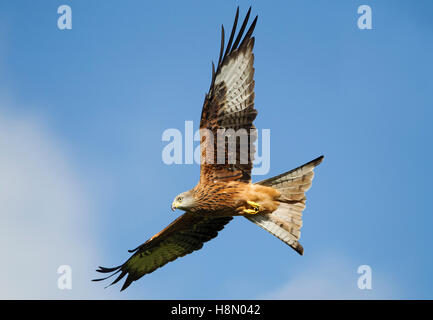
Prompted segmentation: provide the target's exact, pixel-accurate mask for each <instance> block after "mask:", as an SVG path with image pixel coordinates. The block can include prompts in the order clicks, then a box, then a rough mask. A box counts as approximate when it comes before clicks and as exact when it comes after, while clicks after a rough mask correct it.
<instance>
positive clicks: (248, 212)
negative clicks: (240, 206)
mask: <svg viewBox="0 0 433 320" xmlns="http://www.w3.org/2000/svg"><path fill="white" fill-rule="evenodd" d="M242 211H243V212H244V213H247V214H256V213H257V211H256V210H255V209H244V210H242Z"/></svg>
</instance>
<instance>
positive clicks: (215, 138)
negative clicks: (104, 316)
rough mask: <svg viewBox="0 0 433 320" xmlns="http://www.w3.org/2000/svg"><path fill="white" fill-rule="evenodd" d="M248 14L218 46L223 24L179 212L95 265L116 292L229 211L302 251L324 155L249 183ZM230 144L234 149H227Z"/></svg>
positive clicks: (209, 235) (212, 229)
mask: <svg viewBox="0 0 433 320" xmlns="http://www.w3.org/2000/svg"><path fill="white" fill-rule="evenodd" d="M250 11H251V8H250V10H248V13H247V15H246V17H245V20H244V22H243V23H242V25H241V27H240V30H239V33H238V35H237V37H236V38H235V33H236V27H237V22H238V17H239V9H238V10H237V12H236V17H235V22H234V24H233V28H232V32H231V34H230V38H229V40H228V43H227V47H226V49H225V50H224V45H225V41H224V28H222V33H221V34H222V39H221V50H220V56H219V59H218V64H217V70H216V71H215V67H214V65H213V64H212V81H211V86H210V89H209V92H208V93H207V94H206V96H205V100H204V103H203V109H202V114H201V119H200V130H201V131H200V133H201V140H200V147H201V161H202V164H201V167H200V180H199V183H198V184H197V185H196V186H195V187H194V188H193V189H191V190H189V191H186V192H183V193H181V194H180V195H178V196H177V197H176V198H175V200H174V201H173V204H172V209H173V210H174V209H181V210H184V211H185V214H183V215H182V216H180V217H179V218H177V219H176V220H175V221H173V222H172V223H171V224H170V225H169V226H168V227H167V228H165V229H163V230H162V231H161V232H159V233H157V234H156V235H154V236H153V237H152V238H150V239H149V240H147V241H146V242H145V243H143V244H142V245H140V246H138V247H137V248H135V249H134V250H130V252H132V253H134V254H133V255H132V256H131V257H130V258H129V259H128V260H127V261H126V262H125V263H124V264H122V265H120V266H118V267H114V268H104V267H100V268H99V269H98V270H97V271H98V272H102V273H110V272H113V273H112V274H111V275H110V276H112V275H114V274H117V273H120V274H119V275H118V277H117V278H116V279H115V280H114V281H113V283H112V284H114V283H117V282H118V281H120V280H121V279H122V278H123V277H125V276H127V278H126V281H125V283H124V284H123V286H122V290H124V289H125V288H127V287H128V286H129V285H130V284H131V282H133V281H135V280H137V279H139V278H141V277H142V276H143V275H145V274H148V273H151V272H153V271H154V270H156V269H157V268H159V267H161V266H163V265H165V264H166V263H168V262H170V261H173V260H175V259H176V258H178V257H182V256H184V255H186V254H189V253H191V252H193V251H195V250H199V249H200V248H201V247H202V246H203V243H205V242H206V241H209V240H211V239H213V238H215V237H216V236H217V234H218V232H219V231H220V230H222V229H223V228H224V226H225V225H226V224H227V223H229V222H230V220H232V217H233V216H238V215H243V216H245V217H246V218H247V219H249V220H250V221H252V222H254V223H255V224H257V225H259V226H260V227H262V228H263V229H265V230H267V231H269V232H270V233H271V234H273V235H274V236H276V237H278V238H279V239H281V240H282V241H284V242H285V243H286V244H288V245H289V246H291V247H292V248H293V249H295V250H296V251H297V252H298V253H300V254H302V253H303V248H302V246H301V245H300V243H299V242H298V240H299V237H300V229H301V226H302V211H303V210H304V208H305V199H306V198H305V192H306V191H307V190H308V189H309V188H310V186H311V182H312V179H313V170H314V168H315V167H316V166H317V165H318V164H319V163H320V162H321V161H322V159H323V157H319V158H317V159H315V160H313V161H311V162H309V163H307V164H305V165H303V166H300V167H298V168H296V169H293V170H291V171H288V172H286V173H283V174H281V175H279V176H276V177H273V178H270V179H267V180H264V181H261V182H258V183H254V184H252V183H251V169H252V166H253V157H254V153H255V149H254V145H253V143H254V141H255V140H256V132H255V127H254V125H253V121H254V119H255V118H256V116H257V111H256V109H255V108H254V96H255V94H254V66H253V64H254V54H253V47H254V37H252V33H253V31H254V27H255V25H256V22H257V17H256V18H255V19H254V21H253V22H252V23H251V25H250V27H249V28H248V31H247V32H246V33H245V35H244V31H245V30H246V27H247V24H248V19H249V15H250ZM221 131H222V132H223V134H222V135H221V134H220V133H221ZM233 139H234V140H233ZM230 141H231V142H234V144H235V148H231V147H230V145H231V144H230V143H231V142H230ZM220 151H221V152H220ZM221 154H222V156H221ZM110 276H108V277H110ZM108 277H107V278H108ZM104 279H106V278H103V279H97V280H96V281H99V280H104Z"/></svg>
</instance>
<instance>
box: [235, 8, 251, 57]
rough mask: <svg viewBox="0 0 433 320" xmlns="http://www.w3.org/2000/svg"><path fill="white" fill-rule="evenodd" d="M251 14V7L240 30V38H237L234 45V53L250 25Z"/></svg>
mask: <svg viewBox="0 0 433 320" xmlns="http://www.w3.org/2000/svg"><path fill="white" fill-rule="evenodd" d="M250 14H251V7H250V8H249V9H248V12H247V15H246V16H245V19H244V22H242V26H241V28H240V30H239V33H238V36H237V37H236V40H235V43H233V46H232V49H231V52H233V50H236V49H237V47H238V44H239V42H240V41H241V39H242V35H243V34H244V30H245V28H246V26H247V24H248V19H249V18H250Z"/></svg>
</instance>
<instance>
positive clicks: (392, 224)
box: [0, 0, 433, 299]
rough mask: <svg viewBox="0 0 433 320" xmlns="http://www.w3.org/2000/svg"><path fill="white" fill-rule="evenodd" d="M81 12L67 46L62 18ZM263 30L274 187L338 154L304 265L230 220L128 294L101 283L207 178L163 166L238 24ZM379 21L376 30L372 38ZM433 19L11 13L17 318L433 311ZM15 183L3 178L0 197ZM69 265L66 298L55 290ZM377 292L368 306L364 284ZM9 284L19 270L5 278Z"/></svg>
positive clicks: (201, 5) (105, 10) (4, 98)
mask: <svg viewBox="0 0 433 320" xmlns="http://www.w3.org/2000/svg"><path fill="white" fill-rule="evenodd" d="M62 4H68V5H70V6H71V8H72V30H64V31H61V30H59V29H58V28H57V19H58V17H59V15H58V14H57V8H58V7H59V6H60V5H62ZM251 4H252V5H253V8H252V13H253V14H254V15H255V14H258V15H259V20H258V24H257V27H256V31H255V36H256V44H255V51H254V52H255V68H256V74H255V80H256V87H255V88H256V100H255V101H256V108H257V110H258V111H259V116H258V117H257V120H256V122H255V123H256V126H257V127H258V128H259V129H265V128H270V129H271V168H270V172H269V174H267V175H266V176H258V177H254V178H253V179H254V180H255V181H257V180H261V179H263V178H266V177H271V176H273V175H276V174H279V173H281V172H284V171H287V170H289V169H292V168H294V167H296V166H298V165H300V164H303V163H305V162H308V161H310V160H312V159H313V158H315V157H317V156H319V155H321V154H324V155H325V161H324V162H323V163H322V164H321V165H320V167H318V169H317V170H316V176H315V180H314V183H313V187H312V189H311V190H310V191H309V192H308V202H307V209H306V211H305V212H304V226H303V229H302V238H301V243H302V244H303V246H304V248H305V254H304V256H302V257H301V256H298V255H297V254H296V253H295V252H294V251H293V250H291V249H290V248H288V247H287V246H286V245H285V244H283V243H282V242H280V241H279V240H277V239H275V238H273V237H272V236H271V235H269V234H268V233H266V232H265V231H263V230H261V229H260V228H258V227H257V226H255V225H253V224H251V223H250V222H249V221H247V220H245V219H242V218H239V219H235V221H233V222H232V223H231V224H230V225H228V226H227V227H226V229H224V230H223V232H221V234H220V236H219V237H218V238H216V239H215V240H213V241H211V242H209V243H207V244H206V245H205V246H204V248H203V249H202V250H201V251H198V252H196V253H194V254H192V255H189V256H187V257H184V258H182V259H179V260H176V261H175V262H173V263H170V264H168V265H167V266H165V267H164V268H162V269H160V270H157V271H156V272H155V273H153V274H151V275H148V276H145V277H144V278H142V279H141V280H140V281H137V282H135V283H133V285H132V286H131V287H130V288H128V290H127V291H126V292H123V293H121V294H119V293H118V289H119V288H116V287H111V288H109V289H103V285H101V283H91V282H90V279H91V278H93V277H95V276H96V273H95V272H94V268H95V267H96V266H97V265H104V266H112V265H113V266H114V265H118V264H119V263H121V262H123V261H124V260H125V259H126V258H127V257H128V256H129V254H128V252H127V249H132V248H134V247H136V246H137V245H138V244H140V243H142V242H144V241H145V240H146V239H148V238H149V237H150V236H152V235H153V234H154V233H156V232H158V231H159V230H160V229H161V228H163V227H164V226H166V225H167V224H168V223H170V222H171V221H172V220H173V219H174V218H175V217H176V216H177V215H179V214H180V212H178V211H177V212H176V213H175V214H173V213H172V212H171V211H170V205H171V201H172V199H173V197H174V196H175V195H177V194H178V193H180V192H182V191H184V190H187V189H189V188H191V187H193V186H194V185H195V183H196V182H197V180H198V174H199V167H198V165H172V166H167V165H165V164H164V163H163V162H162V159H161V152H162V149H163V147H164V146H165V144H166V143H165V142H163V141H161V136H162V133H163V131H164V130H166V129H168V128H178V129H180V130H183V127H184V121H185V120H192V121H194V123H195V124H196V125H197V123H198V120H199V116H200V111H201V106H202V102H203V97H204V93H205V92H206V91H207V89H208V87H209V84H210V76H211V74H210V71H211V68H210V67H211V60H214V61H215V60H217V59H218V53H219V43H220V26H221V24H224V25H225V26H226V30H228V29H229V28H230V26H231V24H232V22H233V18H234V14H235V10H236V6H237V5H239V6H240V10H241V14H242V15H243V14H245V12H246V10H247V9H248V7H249V6H250V5H251ZM362 4H368V5H370V6H371V8H372V12H373V29H372V30H359V29H358V27H357V19H358V17H359V15H358V14H357V8H358V6H359V5H362ZM432 12H433V4H432V3H431V2H430V1H417V2H413V1H347V0H345V1H314V2H313V1H272V2H270V1H267V2H265V1H254V3H251V2H249V1H223V2H222V1H219V2H215V1H182V2H178V1H171V2H170V1H161V2H155V1H132V0H131V1H122V2H121V1H107V0H105V1H77V0H75V1H74V0H69V1H39V2H36V1H3V2H1V4H0V147H1V150H0V174H1V176H3V179H2V180H3V181H4V184H3V185H2V186H0V188H1V190H2V192H1V194H2V195H1V196H0V197H1V198H0V199H2V201H0V203H3V209H2V210H0V217H1V219H2V227H0V230H1V231H2V236H0V239H2V245H1V246H2V250H3V251H4V252H6V253H5V254H3V255H2V260H3V259H5V261H7V264H5V263H4V262H5V261H2V262H3V263H2V266H3V267H2V268H6V269H5V270H2V271H3V272H2V275H1V276H0V279H1V281H2V283H6V285H2V288H1V289H0V297H3V298H13V297H19V298H35V297H37V298H44V297H50V298H60V299H63V298H131V299H137V298H143V299H150V298H156V299H175V298H187V299H218V298H227V299H232V298H247V299H254V298H361V299H363V298H367V299H368V298H408V299H419V298H421V299H423V298H430V299H431V298H433V295H432V292H433V291H432V289H431V288H432V286H433V277H432V275H431V270H432V269H433V258H432V254H431V248H430V247H431V243H433V234H432V233H431V227H432V225H433V215H432V213H433V205H432V201H431V198H430V195H429V190H431V187H430V181H431V179H432V178H433V175H432V169H431V168H430V162H431V161H430V159H431V158H432V155H433V154H432V148H431V139H432V137H433V129H432V126H431V123H432V115H433V114H432V113H433V112H432V106H433V96H432V94H431V93H432V92H433V82H432V80H431V75H432V74H433V64H432V62H431V57H432V56H433V41H432V39H433V37H432V36H433V22H432V21H431V18H430V17H431V13H432ZM4 177H6V178H4ZM62 264H67V265H71V268H72V270H73V288H72V290H59V289H58V288H57V285H56V281H57V278H58V276H59V275H58V274H57V273H56V270H57V268H58V266H59V265H62ZM364 264H367V265H370V266H371V268H372V272H373V279H372V281H373V289H372V290H368V291H361V290H359V289H358V288H357V286H356V282H357V279H358V277H359V275H358V274H357V273H356V271H357V268H358V266H360V265H364ZM5 265H7V266H5Z"/></svg>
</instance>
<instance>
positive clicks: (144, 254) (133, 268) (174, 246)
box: [93, 213, 232, 290]
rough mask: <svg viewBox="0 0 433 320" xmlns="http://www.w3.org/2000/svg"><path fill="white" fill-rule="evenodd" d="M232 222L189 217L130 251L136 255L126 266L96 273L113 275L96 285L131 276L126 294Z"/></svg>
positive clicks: (127, 282)
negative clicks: (115, 276)
mask: <svg viewBox="0 0 433 320" xmlns="http://www.w3.org/2000/svg"><path fill="white" fill-rule="evenodd" d="M231 219H232V217H216V218H212V217H204V216H200V215H195V214H192V213H185V214H184V215H182V216H180V217H179V218H177V219H176V220H175V221H173V222H172V223H171V224H170V225H169V226H168V227H167V228H165V229H164V230H162V231H160V232H159V233H157V234H156V235H154V236H153V237H152V238H150V239H149V240H147V241H146V242H145V243H143V244H142V245H140V246H139V247H137V248H135V249H134V250H129V252H134V254H133V255H132V256H131V257H130V258H129V259H128V260H127V261H126V262H125V263H124V264H122V265H120V266H118V267H114V268H104V267H99V269H98V270H96V271H98V272H101V273H112V274H111V275H109V276H108V277H105V278H102V279H95V280H93V281H101V280H105V279H107V278H109V277H111V276H113V275H115V274H117V273H120V274H119V275H118V277H117V278H116V279H115V280H114V281H113V282H112V283H111V284H110V285H113V284H115V283H117V282H118V281H120V280H121V279H122V278H123V277H125V276H126V275H127V277H126V280H125V283H124V284H123V286H122V289H121V290H125V289H126V288H127V287H128V286H129V285H130V284H131V282H133V281H135V280H138V279H139V278H141V277H142V276H144V275H145V274H148V273H151V272H153V271H155V270H156V269H158V268H159V267H162V266H163V265H165V264H166V263H168V262H170V261H173V260H175V259H177V258H179V257H183V256H184V255H187V254H189V253H191V252H193V251H196V250H199V249H201V248H202V247H203V243H205V242H206V241H209V240H211V239H213V238H215V237H216V236H217V235H218V232H219V231H221V230H222V229H223V228H224V226H225V225H226V224H227V223H228V222H230V220H231Z"/></svg>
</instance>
